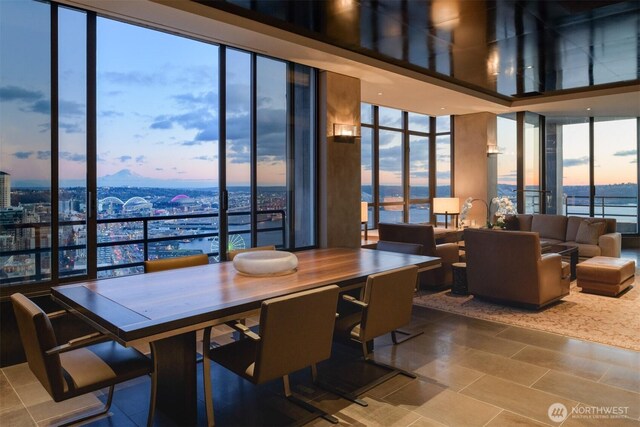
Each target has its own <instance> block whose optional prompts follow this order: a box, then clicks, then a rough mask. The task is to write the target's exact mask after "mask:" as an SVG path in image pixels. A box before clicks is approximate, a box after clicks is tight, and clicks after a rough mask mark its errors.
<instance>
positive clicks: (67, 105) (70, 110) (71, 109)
mask: <svg viewBox="0 0 640 427" xmlns="http://www.w3.org/2000/svg"><path fill="white" fill-rule="evenodd" d="M59 108H60V116H66V117H68V116H84V115H85V114H86V108H85V105H84V104H82V103H80V102H75V101H66V100H64V99H61V100H60V102H59Z"/></svg>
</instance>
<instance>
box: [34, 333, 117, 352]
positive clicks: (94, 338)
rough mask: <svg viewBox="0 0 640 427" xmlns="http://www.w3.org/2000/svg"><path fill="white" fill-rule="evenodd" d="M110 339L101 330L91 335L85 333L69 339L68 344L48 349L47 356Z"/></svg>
mask: <svg viewBox="0 0 640 427" xmlns="http://www.w3.org/2000/svg"><path fill="white" fill-rule="evenodd" d="M108 340H109V337H107V336H106V335H104V334H101V333H100V332H94V333H92V334H89V335H84V336H82V337H78V338H74V339H72V340H69V341H68V342H67V343H66V344H62V345H58V346H55V347H53V348H51V349H49V350H47V351H46V352H45V353H46V354H47V356H51V355H52V354H60V353H65V352H67V351H71V350H75V349H77V348H80V347H86V346H88V345H91V344H97V343H100V342H104V341H108Z"/></svg>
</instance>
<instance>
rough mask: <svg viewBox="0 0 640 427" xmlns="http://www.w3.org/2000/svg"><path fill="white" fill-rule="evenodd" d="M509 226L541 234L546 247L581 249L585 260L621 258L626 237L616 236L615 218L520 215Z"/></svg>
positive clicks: (508, 219) (508, 221)
mask: <svg viewBox="0 0 640 427" xmlns="http://www.w3.org/2000/svg"><path fill="white" fill-rule="evenodd" d="M505 223H506V226H507V228H506V229H507V230H511V231H514V230H515V231H533V232H536V233H538V235H539V236H540V243H541V245H542V246H548V245H571V246H577V247H578V255H579V256H580V258H583V259H584V258H591V257H594V256H608V257H614V258H619V257H620V251H621V248H622V235H621V234H620V233H618V232H616V220H615V219H614V218H585V217H579V216H564V215H547V214H517V215H507V216H506V217H505ZM581 227H582V228H581ZM465 240H466V232H465Z"/></svg>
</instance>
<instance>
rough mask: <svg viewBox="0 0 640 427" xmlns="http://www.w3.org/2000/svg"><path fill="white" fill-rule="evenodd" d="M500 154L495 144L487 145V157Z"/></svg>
mask: <svg viewBox="0 0 640 427" xmlns="http://www.w3.org/2000/svg"><path fill="white" fill-rule="evenodd" d="M496 154H500V149H499V148H498V146H497V145H495V144H490V145H487V156H491V155H496Z"/></svg>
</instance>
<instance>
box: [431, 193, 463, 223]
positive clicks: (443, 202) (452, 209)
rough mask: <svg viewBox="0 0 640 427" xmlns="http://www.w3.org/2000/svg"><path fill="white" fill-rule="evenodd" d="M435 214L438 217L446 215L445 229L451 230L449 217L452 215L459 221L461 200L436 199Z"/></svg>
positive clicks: (451, 198)
mask: <svg viewBox="0 0 640 427" xmlns="http://www.w3.org/2000/svg"><path fill="white" fill-rule="evenodd" d="M433 213H434V214H436V215H444V228H449V224H448V221H447V220H448V218H449V215H451V216H452V217H455V218H456V220H457V218H458V214H460V198H458V197H434V199H433ZM456 222H457V221H456ZM456 226H457V224H456Z"/></svg>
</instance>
